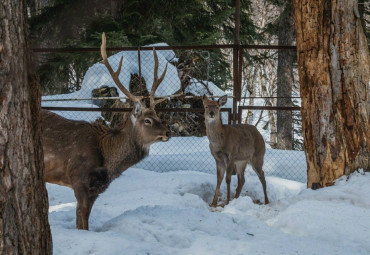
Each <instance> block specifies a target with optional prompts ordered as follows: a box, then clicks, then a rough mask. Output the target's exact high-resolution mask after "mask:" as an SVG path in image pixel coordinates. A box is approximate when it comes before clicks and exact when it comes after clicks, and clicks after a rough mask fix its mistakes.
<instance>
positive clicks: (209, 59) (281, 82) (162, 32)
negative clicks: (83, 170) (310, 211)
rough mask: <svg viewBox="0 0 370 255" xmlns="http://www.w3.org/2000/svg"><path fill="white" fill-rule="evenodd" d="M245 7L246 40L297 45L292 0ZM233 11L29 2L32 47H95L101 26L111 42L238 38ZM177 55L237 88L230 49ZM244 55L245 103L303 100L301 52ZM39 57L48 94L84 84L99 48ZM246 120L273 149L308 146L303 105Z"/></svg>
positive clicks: (363, 9)
mask: <svg viewBox="0 0 370 255" xmlns="http://www.w3.org/2000/svg"><path fill="white" fill-rule="evenodd" d="M240 7H241V10H240V36H239V41H240V44H242V45H245V44H257V45H295V34H294V24H293V18H292V10H291V2H290V1H284V0H264V1H257V0H242V1H241V4H240ZM359 12H360V15H361V18H362V19H361V20H362V22H363V25H364V27H365V28H366V29H365V30H366V34H367V37H368V40H369V37H370V26H369V24H370V18H369V17H370V5H369V4H368V3H367V2H366V1H365V0H361V1H359ZM234 13H235V6H234V1H225V0H213V1H205V0H190V1H189V0H188V1H182V0H179V1H166V0H158V1H150V0H132V1H124V0H111V1H102V0H91V1H86V0H54V1H53V0H33V1H28V17H29V23H30V26H31V31H32V35H33V36H32V37H33V41H34V48H96V47H99V45H100V42H101V33H102V32H105V33H106V34H107V38H108V43H109V44H108V47H122V46H135V47H137V46H144V45H148V44H153V43H159V42H164V43H167V44H168V45H170V46H178V45H216V44H222V45H223V44H233V43H234V40H235V34H234V33H235V22H234V21H235V16H234ZM176 56H177V57H178V59H177V60H176V66H177V68H178V69H179V70H186V72H185V73H186V74H187V75H191V77H194V78H196V79H198V80H201V81H211V82H213V83H214V84H216V85H217V86H219V87H220V88H221V89H222V90H224V91H226V92H228V91H229V92H228V93H229V94H232V92H231V91H232V89H233V78H232V73H233V72H232V51H230V50H221V49H216V50H209V51H204V50H187V51H176ZM243 57H244V59H243V70H242V76H243V80H242V100H241V102H240V105H259V106H296V105H297V106H299V105H300V99H299V85H298V77H297V76H298V74H297V68H296V54H295V51H288V50H279V51H278V50H252V49H249V50H245V51H244V54H243ZM36 60H37V65H38V73H39V76H40V82H41V86H42V93H43V95H50V94H60V93H69V92H74V91H76V90H79V89H80V86H81V83H82V80H83V77H84V75H85V73H86V71H87V69H88V68H89V67H90V66H91V65H93V64H94V63H96V62H98V61H99V60H100V54H99V53H98V52H77V53H76V52H74V53H67V52H62V53H52V54H51V53H47V54H46V53H42V54H41V53H39V54H37V58H36ZM134 78H135V77H134ZM136 79H137V77H136ZM185 86H186V82H185V84H184V85H182V88H184V87H185ZM242 121H243V122H246V123H250V124H254V125H260V126H261V127H262V128H263V129H268V130H269V133H270V134H269V135H270V139H269V143H270V146H271V147H272V148H279V149H302V138H301V135H300V133H301V125H300V116H299V113H298V112H291V111H265V112H264V111H246V112H245V114H244V115H243V120H242ZM292 141H293V142H292Z"/></svg>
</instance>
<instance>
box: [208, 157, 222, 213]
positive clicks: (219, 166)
mask: <svg viewBox="0 0 370 255" xmlns="http://www.w3.org/2000/svg"><path fill="white" fill-rule="evenodd" d="M216 165H217V186H216V191H215V195H214V197H213V201H212V203H211V204H210V206H213V207H216V206H217V200H218V192H219V191H220V186H221V182H222V179H223V178H224V174H225V167H224V166H223V164H222V163H220V162H217V161H216Z"/></svg>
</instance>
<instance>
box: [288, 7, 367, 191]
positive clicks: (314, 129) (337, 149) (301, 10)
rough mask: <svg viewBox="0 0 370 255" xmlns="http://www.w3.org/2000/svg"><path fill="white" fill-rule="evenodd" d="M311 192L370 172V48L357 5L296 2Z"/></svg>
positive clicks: (300, 74) (295, 17)
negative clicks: (346, 176)
mask: <svg viewBox="0 0 370 255" xmlns="http://www.w3.org/2000/svg"><path fill="white" fill-rule="evenodd" d="M293 7H294V8H293V10H294V11H293V12H294V20H295V27H296V34H297V54H298V64H299V76H300V77H299V78H300V88H301V97H302V122H303V123H302V125H303V137H304V144H305V145H304V146H305V152H306V160H307V166H308V169H307V186H308V188H318V187H325V186H327V185H330V184H332V183H333V181H334V180H335V179H336V178H338V177H340V176H342V175H347V174H350V173H352V172H353V171H355V170H356V169H359V168H363V169H364V170H367V171H369V170H370V162H369V159H370V153H369V151H370V120H369V114H370V88H369V75H370V72H369V61H370V60H369V50H368V47H367V42H366V37H365V34H364V31H363V29H362V26H361V21H360V16H359V14H358V9H357V1H338V0H332V1H329V0H325V1H324V0H318V1H310V0H294V1H293Z"/></svg>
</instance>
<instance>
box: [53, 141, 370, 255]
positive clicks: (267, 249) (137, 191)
mask: <svg viewBox="0 0 370 255" xmlns="http://www.w3.org/2000/svg"><path fill="white" fill-rule="evenodd" d="M174 140H175V141H174V142H173V143H172V144H171V143H162V144H163V146H164V145H165V144H167V146H169V148H170V150H169V151H172V152H173V154H174V155H176V154H179V155H181V153H182V149H181V147H180V146H181V145H180V144H181V141H176V139H174ZM204 142H205V143H206V141H204ZM162 144H161V145H162ZM198 153H203V154H202V157H203V158H204V160H205V161H206V162H208V161H211V160H213V159H212V158H209V157H211V155H210V154H207V153H205V151H203V152H202V151H198ZM167 154H170V153H167ZM272 154H273V152H272ZM153 155H156V156H157V157H159V155H158V154H156V148H155V147H154V149H153ZM162 156H164V155H162ZM167 156H170V155H167ZM150 157H151V156H149V160H150ZM184 157H185V156H184ZM175 159H178V161H179V164H180V165H181V164H182V160H181V157H175ZM163 166H164V165H163ZM152 170H156V171H159V170H160V167H159V166H158V165H153V169H152ZM214 173H215V170H214ZM214 173H213V174H210V173H204V172H199V171H191V170H187V171H171V172H166V171H164V172H162V173H159V172H155V171H150V170H144V169H142V168H138V167H137V166H135V167H132V168H129V169H128V170H127V171H125V172H124V173H123V174H122V175H121V176H120V177H119V178H118V179H116V180H115V181H113V182H112V184H111V185H110V187H109V188H108V190H107V191H106V192H104V193H103V194H101V196H100V197H99V198H98V199H97V201H96V203H95V205H94V207H93V209H92V213H91V216H90V221H89V223H90V231H83V230H76V229H75V210H76V200H75V197H74V195H73V191H72V190H71V189H69V188H67V187H62V186H58V185H53V184H47V189H48V194H49V203H50V209H49V221H50V225H51V229H52V234H53V245H54V254H68V255H70V254H79V255H80V254H144V255H147V254H150V255H154V254H158V255H164V254H192V255H193V254H284V255H286V254H310V255H312V254H339V255H340V254H343V255H348V254H370V242H369V241H368V239H369V233H370V220H369V218H370V185H369V183H370V174H368V173H367V174H363V173H355V174H353V175H351V176H350V178H348V180H347V179H346V178H342V179H340V180H339V181H337V182H336V184H335V186H332V187H328V188H325V189H320V190H316V191H313V190H307V189H306V188H305V184H304V183H302V182H296V181H291V180H287V179H282V178H279V177H275V176H268V177H267V178H266V180H267V187H268V189H267V190H268V195H269V198H270V201H271V203H270V204H268V205H259V204H257V203H254V202H253V201H258V200H260V201H261V200H262V198H263V195H262V187H261V184H260V182H259V180H258V178H257V177H256V176H255V175H248V176H247V178H246V184H245V185H244V188H243V191H242V194H241V197H240V198H238V199H234V200H232V201H231V202H230V204H229V205H226V206H225V207H223V208H222V207H218V208H216V209H210V208H209V206H208V204H209V203H210V202H211V200H212V197H213V192H214V188H215V184H216V175H215V174H214ZM236 183H237V180H236V177H235V176H233V178H232V195H233V194H234V192H235V188H236ZM225 195H226V187H225V183H224V182H223V184H222V189H221V197H220V199H221V201H225Z"/></svg>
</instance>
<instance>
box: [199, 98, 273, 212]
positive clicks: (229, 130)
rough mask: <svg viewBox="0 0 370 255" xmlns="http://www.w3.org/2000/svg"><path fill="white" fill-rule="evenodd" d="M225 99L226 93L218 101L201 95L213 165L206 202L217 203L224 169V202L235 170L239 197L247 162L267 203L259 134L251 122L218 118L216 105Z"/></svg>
mask: <svg viewBox="0 0 370 255" xmlns="http://www.w3.org/2000/svg"><path fill="white" fill-rule="evenodd" d="M226 101H227V96H223V97H220V98H219V100H218V101H213V100H209V99H208V98H207V96H203V105H204V111H205V113H204V118H205V124H206V133H207V137H208V140H209V147H210V149H211V153H212V155H213V157H214V158H215V160H216V166H217V187H216V191H215V195H214V197H213V201H212V203H211V204H210V205H211V206H213V207H216V206H217V200H218V192H219V190H220V185H221V182H222V179H223V178H224V175H225V172H226V184H227V204H228V203H229V201H230V182H231V176H232V174H233V173H235V172H236V174H237V176H238V186H237V188H236V193H235V198H238V197H239V195H240V192H241V190H242V188H243V185H244V182H245V178H244V171H245V167H246V166H247V163H250V164H251V165H252V167H253V170H254V171H255V172H256V174H257V176H258V177H259V179H260V181H261V183H262V188H263V192H264V195H265V203H266V204H268V203H269V200H268V198H267V192H266V180H265V174H264V172H263V170H262V165H263V157H264V155H265V142H264V140H263V137H262V135H261V134H260V132H258V130H257V128H256V127H255V126H252V125H248V124H239V125H223V124H222V122H221V118H220V108H221V106H223V105H225V104H226Z"/></svg>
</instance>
